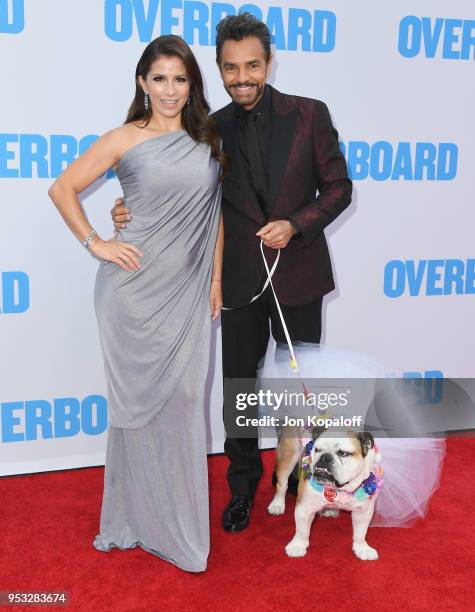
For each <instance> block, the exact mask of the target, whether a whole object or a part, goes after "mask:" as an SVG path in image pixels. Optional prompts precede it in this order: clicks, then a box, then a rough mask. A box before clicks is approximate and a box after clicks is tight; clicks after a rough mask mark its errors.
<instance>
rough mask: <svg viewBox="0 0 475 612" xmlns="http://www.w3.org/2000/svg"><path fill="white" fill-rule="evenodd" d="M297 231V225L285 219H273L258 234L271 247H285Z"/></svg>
mask: <svg viewBox="0 0 475 612" xmlns="http://www.w3.org/2000/svg"><path fill="white" fill-rule="evenodd" d="M296 233H297V230H296V229H295V227H294V226H293V225H292V223H290V221H287V220H285V219H282V220H280V221H271V222H270V223H267V224H266V225H264V227H261V229H260V230H259V231H258V232H257V234H256V236H259V237H260V238H262V242H263V243H264V244H265V245H266V247H270V248H271V249H285V247H286V246H287V245H288V244H289V240H290V239H291V238H292V236H293V235H294V234H296Z"/></svg>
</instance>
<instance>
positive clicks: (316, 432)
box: [312, 425, 327, 442]
mask: <svg viewBox="0 0 475 612" xmlns="http://www.w3.org/2000/svg"><path fill="white" fill-rule="evenodd" d="M326 430H327V428H326V427H324V426H323V425H319V426H318V427H314V428H313V429H312V438H313V441H314V442H315V440H316V439H317V438H318V436H321V435H322V433H323V432H324V431H326Z"/></svg>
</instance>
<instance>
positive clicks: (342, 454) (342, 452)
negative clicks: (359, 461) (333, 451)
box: [337, 450, 352, 457]
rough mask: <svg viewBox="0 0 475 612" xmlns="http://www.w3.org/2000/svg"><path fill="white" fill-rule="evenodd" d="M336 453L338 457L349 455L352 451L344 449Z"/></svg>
mask: <svg viewBox="0 0 475 612" xmlns="http://www.w3.org/2000/svg"><path fill="white" fill-rule="evenodd" d="M337 454H338V456H339V457H349V456H350V455H351V454H352V453H349V452H348V451H344V450H339V451H338V453H337Z"/></svg>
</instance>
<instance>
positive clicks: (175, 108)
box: [139, 55, 190, 119]
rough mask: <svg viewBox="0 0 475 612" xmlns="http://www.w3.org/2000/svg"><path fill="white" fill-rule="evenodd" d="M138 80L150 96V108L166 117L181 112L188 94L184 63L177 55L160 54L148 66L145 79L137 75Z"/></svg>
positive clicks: (188, 85)
mask: <svg viewBox="0 0 475 612" xmlns="http://www.w3.org/2000/svg"><path fill="white" fill-rule="evenodd" d="M139 82H140V85H141V86H142V89H143V90H144V92H146V93H148V95H149V96H150V103H151V106H152V110H153V111H154V112H156V113H158V114H159V115H162V116H163V117H166V118H168V119H172V118H173V117H176V116H177V115H179V114H180V113H181V111H182V109H183V107H184V106H185V104H186V103H187V100H188V96H189V95H190V82H189V79H188V75H187V74H186V68H185V64H184V63H183V62H182V60H181V59H180V58H179V57H175V56H167V55H162V56H161V57H159V58H158V59H156V60H155V61H154V62H153V64H152V65H151V66H150V70H149V72H148V74H147V78H146V79H145V80H144V79H143V78H142V77H141V76H139Z"/></svg>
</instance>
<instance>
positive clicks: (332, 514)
mask: <svg viewBox="0 0 475 612" xmlns="http://www.w3.org/2000/svg"><path fill="white" fill-rule="evenodd" d="M318 514H319V516H324V517H325V518H337V517H338V516H340V511H339V510H338V508H326V509H325V510H322V511H321V512H319V513H318Z"/></svg>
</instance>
